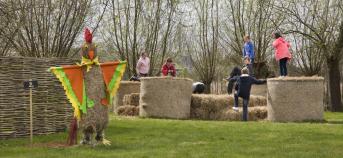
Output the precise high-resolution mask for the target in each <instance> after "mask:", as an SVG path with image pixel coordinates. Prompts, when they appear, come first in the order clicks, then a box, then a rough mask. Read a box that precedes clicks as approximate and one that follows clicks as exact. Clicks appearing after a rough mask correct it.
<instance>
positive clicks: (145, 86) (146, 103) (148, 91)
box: [139, 77, 193, 119]
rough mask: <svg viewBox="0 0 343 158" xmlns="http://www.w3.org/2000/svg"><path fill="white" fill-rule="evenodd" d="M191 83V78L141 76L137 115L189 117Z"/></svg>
mask: <svg viewBox="0 0 343 158" xmlns="http://www.w3.org/2000/svg"><path fill="white" fill-rule="evenodd" d="M192 83H193V82H192V80H190V79H186V78H175V77H146V78H142V79H141V93H140V94H141V95H140V100H139V107H140V111H139V116H142V117H159V118H176V119H186V118H189V114H190V104H191V95H192Z"/></svg>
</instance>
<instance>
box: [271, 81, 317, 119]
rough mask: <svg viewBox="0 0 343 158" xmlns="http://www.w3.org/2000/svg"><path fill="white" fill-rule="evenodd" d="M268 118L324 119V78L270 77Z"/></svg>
mask: <svg viewBox="0 0 343 158" xmlns="http://www.w3.org/2000/svg"><path fill="white" fill-rule="evenodd" d="M267 84H268V103H267V104H268V106H267V109H268V120H270V121H278V122H289V121H309V120H311V121H312V120H323V112H324V102H323V95H324V79H323V78H322V77H286V78H281V79H280V78H272V79H268V82H267Z"/></svg>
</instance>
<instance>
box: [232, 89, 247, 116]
mask: <svg viewBox="0 0 343 158" xmlns="http://www.w3.org/2000/svg"><path fill="white" fill-rule="evenodd" d="M238 97H239V96H238V94H237V93H235V103H234V105H233V106H234V107H238ZM248 104H249V98H243V118H242V119H243V121H248Z"/></svg>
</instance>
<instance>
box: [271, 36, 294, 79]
mask: <svg viewBox="0 0 343 158" xmlns="http://www.w3.org/2000/svg"><path fill="white" fill-rule="evenodd" d="M272 36H273V37H274V38H275V41H274V42H273V47H274V49H275V59H276V60H277V61H279V66H280V78H283V77H286V76H287V75H288V73H287V62H288V61H289V60H290V59H291V58H292V55H291V53H290V52H289V48H290V44H289V43H288V42H287V41H285V39H284V38H283V37H282V36H281V34H280V33H278V32H275V33H273V35H272Z"/></svg>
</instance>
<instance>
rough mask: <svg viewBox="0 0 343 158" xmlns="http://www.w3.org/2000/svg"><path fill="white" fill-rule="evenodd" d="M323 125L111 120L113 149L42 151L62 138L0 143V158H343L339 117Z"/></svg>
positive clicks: (342, 129)
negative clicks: (32, 143)
mask: <svg viewBox="0 0 343 158" xmlns="http://www.w3.org/2000/svg"><path fill="white" fill-rule="evenodd" d="M325 119H326V120H327V121H328V122H327V123H270V122H247V123H246V122H225V121H194V120H186V121H182V120H164V119H162V120H160V119H140V118H128V117H115V116H113V117H111V121H110V124H109V127H108V128H107V130H106V137H107V139H108V140H110V141H112V145H111V146H102V145H98V146H96V147H90V146H76V147H46V145H49V144H54V143H56V144H58V143H63V142H65V140H66V133H60V134H53V135H47V136H35V137H34V143H35V145H34V147H30V145H29V140H28V138H21V139H9V140H0V157H13V158H23V157H25V158H26V157H27V158H29V157H33V158H54V157H63V158H69V157H71V158H97V157H111V158H113V157H125V158H126V157H134V158H140V157H161V158H169V157H175V158H182V157H185V158H186V157H187V158H188V157H205V158H214V157H263V158H266V157H267V158H269V157H275V158H282V157H287V158H303V157H304V158H305V157H308V158H316V157H338V158H339V157H343V113H325Z"/></svg>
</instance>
